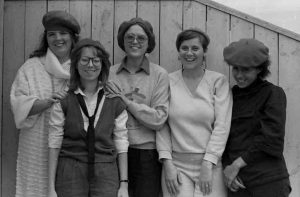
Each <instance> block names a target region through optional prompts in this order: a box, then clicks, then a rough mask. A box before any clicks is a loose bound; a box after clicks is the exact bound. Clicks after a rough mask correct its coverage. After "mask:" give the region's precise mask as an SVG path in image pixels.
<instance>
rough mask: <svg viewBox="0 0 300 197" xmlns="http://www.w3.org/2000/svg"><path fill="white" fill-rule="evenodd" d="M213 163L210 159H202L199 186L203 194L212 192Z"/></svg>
mask: <svg viewBox="0 0 300 197" xmlns="http://www.w3.org/2000/svg"><path fill="white" fill-rule="evenodd" d="M212 178H213V164H212V163H211V162H210V161H206V160H203V162H202V164H201V168H200V177H199V187H200V191H201V192H202V193H203V195H204V196H205V195H209V194H210V193H211V192H212Z"/></svg>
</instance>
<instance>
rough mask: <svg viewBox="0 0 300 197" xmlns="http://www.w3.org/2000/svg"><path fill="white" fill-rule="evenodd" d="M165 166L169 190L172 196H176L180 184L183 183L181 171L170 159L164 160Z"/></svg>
mask: <svg viewBox="0 0 300 197" xmlns="http://www.w3.org/2000/svg"><path fill="white" fill-rule="evenodd" d="M163 168H164V172H165V177H164V178H165V183H166V186H167V189H168V192H169V193H170V194H171V195H172V196H176V195H177V194H178V193H179V185H181V184H182V180H181V175H180V172H179V171H178V170H177V168H176V166H175V165H174V164H173V162H172V160H169V159H166V160H164V161H163Z"/></svg>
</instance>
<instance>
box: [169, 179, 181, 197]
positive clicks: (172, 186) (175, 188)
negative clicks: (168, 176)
mask: <svg viewBox="0 0 300 197" xmlns="http://www.w3.org/2000/svg"><path fill="white" fill-rule="evenodd" d="M166 186H167V189H168V191H169V193H170V194H171V195H172V196H176V195H177V194H178V193H179V184H178V183H177V181H175V180H166Z"/></svg>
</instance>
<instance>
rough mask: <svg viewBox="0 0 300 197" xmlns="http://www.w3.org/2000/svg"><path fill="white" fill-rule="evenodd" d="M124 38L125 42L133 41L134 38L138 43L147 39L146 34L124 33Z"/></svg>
mask: <svg viewBox="0 0 300 197" xmlns="http://www.w3.org/2000/svg"><path fill="white" fill-rule="evenodd" d="M124 38H125V41H126V42H134V40H136V41H138V43H144V42H146V41H147V40H148V38H147V36H145V35H140V34H138V35H135V34H126V35H125V37H124Z"/></svg>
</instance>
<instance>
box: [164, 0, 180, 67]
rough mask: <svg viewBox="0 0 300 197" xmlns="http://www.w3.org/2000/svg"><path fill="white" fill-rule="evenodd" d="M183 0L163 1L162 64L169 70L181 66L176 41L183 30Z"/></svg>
mask: <svg viewBox="0 0 300 197" xmlns="http://www.w3.org/2000/svg"><path fill="white" fill-rule="evenodd" d="M182 9H183V2H182V1H161V12H160V24H161V25H160V65H161V66H163V67H164V68H165V69H166V70H167V71H168V72H173V71H175V70H178V69H179V68H180V63H179V61H178V52H177V49H176V45H175V41H176V37H177V34H178V33H179V32H181V31H182Z"/></svg>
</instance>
